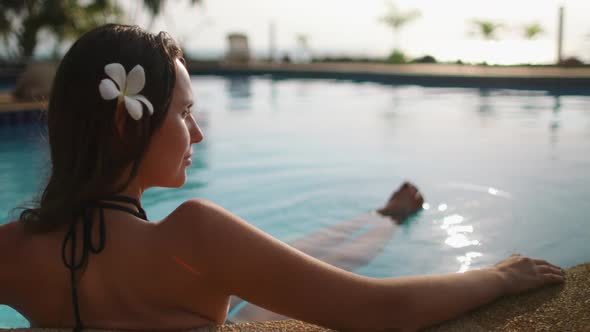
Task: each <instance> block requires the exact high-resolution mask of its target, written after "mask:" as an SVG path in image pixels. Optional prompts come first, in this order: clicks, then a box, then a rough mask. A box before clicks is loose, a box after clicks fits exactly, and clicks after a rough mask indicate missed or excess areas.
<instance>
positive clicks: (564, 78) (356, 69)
mask: <svg viewBox="0 0 590 332" xmlns="http://www.w3.org/2000/svg"><path fill="white" fill-rule="evenodd" d="M188 68H189V72H190V73H191V74H193V75H228V76H231V75H272V76H273V77H277V78H279V79H280V78H332V79H351V80H360V81H374V82H379V83H386V84H418V85H424V86H437V87H439V86H440V87H480V88H499V89H501V88H505V89H543V90H549V91H552V92H555V93H558V94H562V93H563V94H565V93H573V94H590V67H571V68H565V67H550V66H547V67H540V66H473V65H455V64H403V65H391V64H379V63H309V64H291V63H287V64H284V63H264V62H253V63H248V64H231V63H223V62H215V63H198V62H189V63H188Z"/></svg>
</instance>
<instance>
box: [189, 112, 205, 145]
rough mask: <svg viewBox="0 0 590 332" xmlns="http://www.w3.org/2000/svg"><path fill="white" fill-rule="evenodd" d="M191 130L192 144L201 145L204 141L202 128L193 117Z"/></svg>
mask: <svg viewBox="0 0 590 332" xmlns="http://www.w3.org/2000/svg"><path fill="white" fill-rule="evenodd" d="M191 122H192V123H191V128H190V135H191V144H195V143H199V142H200V141H202V140H203V132H202V131H201V128H200V127H199V125H198V124H197V121H196V120H195V118H194V117H192V116H191Z"/></svg>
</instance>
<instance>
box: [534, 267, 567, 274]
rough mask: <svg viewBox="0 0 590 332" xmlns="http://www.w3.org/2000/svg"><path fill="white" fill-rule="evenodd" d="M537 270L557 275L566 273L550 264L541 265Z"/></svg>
mask: <svg viewBox="0 0 590 332" xmlns="http://www.w3.org/2000/svg"><path fill="white" fill-rule="evenodd" d="M537 271H539V273H543V274H555V275H559V276H563V274H564V273H563V272H562V271H561V269H560V268H557V267H553V266H549V265H539V266H538V267H537Z"/></svg>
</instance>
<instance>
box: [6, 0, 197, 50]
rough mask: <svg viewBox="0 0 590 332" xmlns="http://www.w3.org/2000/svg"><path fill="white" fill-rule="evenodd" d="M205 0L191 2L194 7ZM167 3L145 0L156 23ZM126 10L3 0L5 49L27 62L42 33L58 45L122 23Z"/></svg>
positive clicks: (92, 0) (94, 1) (91, 1)
mask: <svg viewBox="0 0 590 332" xmlns="http://www.w3.org/2000/svg"><path fill="white" fill-rule="evenodd" d="M201 1H202V0H190V2H191V4H197V3H200V2H201ZM165 3H166V0H143V4H144V5H145V7H146V8H147V10H148V12H149V13H150V16H151V17H152V20H153V19H154V18H155V17H156V16H158V15H159V14H160V12H161V9H162V8H163V6H164V4H165ZM122 16H123V10H122V8H121V7H120V6H119V5H118V2H117V1H116V0H114V1H113V0H85V1H84V0H2V1H0V36H1V37H2V39H3V42H4V44H5V49H6V50H7V52H8V53H9V54H11V55H13V56H14V57H16V58H20V59H24V60H27V59H28V58H30V57H31V56H32V55H33V53H34V51H35V47H36V46H37V42H38V34H39V32H40V31H41V30H43V29H47V30H48V31H49V32H51V33H53V35H54V36H55V37H56V40H57V45H58V46H59V45H60V44H61V42H62V41H64V40H65V39H69V38H72V39H74V38H77V37H78V36H79V35H80V34H82V33H83V32H85V31H88V30H90V29H92V28H93V27H96V26H98V25H101V24H105V23H108V22H118V21H120V19H121V18H122Z"/></svg>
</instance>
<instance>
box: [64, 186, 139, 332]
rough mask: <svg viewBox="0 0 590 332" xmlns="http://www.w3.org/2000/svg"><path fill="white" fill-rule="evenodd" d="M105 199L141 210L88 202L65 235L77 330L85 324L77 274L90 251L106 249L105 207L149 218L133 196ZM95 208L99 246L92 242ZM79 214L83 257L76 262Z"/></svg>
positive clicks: (101, 202)
mask: <svg viewBox="0 0 590 332" xmlns="http://www.w3.org/2000/svg"><path fill="white" fill-rule="evenodd" d="M104 200H106V201H115V202H124V203H131V204H133V205H135V207H137V210H138V211H139V212H136V211H134V210H132V209H130V208H128V207H126V206H121V205H117V204H113V203H107V202H103V201H94V202H91V203H88V204H86V205H85V206H84V208H83V209H82V210H81V212H80V214H79V215H77V216H75V218H74V221H72V224H71V225H70V228H69V229H68V231H67V233H66V237H65V239H64V241H63V244H62V247H61V256H62V261H63V263H64V265H65V266H66V267H67V268H68V269H69V270H70V277H71V283H72V301H73V304H74V315H75V316H76V327H75V328H74V331H75V332H80V331H82V329H83V328H84V326H83V325H82V320H81V319H80V308H79V307H78V293H77V286H76V279H75V274H76V271H77V270H78V269H80V268H82V267H83V266H84V265H85V264H86V262H87V260H88V255H89V253H90V252H92V253H94V254H98V253H100V252H101V251H102V250H103V249H104V245H105V241H106V232H105V224H104V212H103V209H113V210H119V211H124V212H127V213H130V214H132V215H134V216H136V217H138V218H141V219H143V220H146V221H147V220H148V219H147V216H146V214H145V211H144V210H143V208H142V207H141V205H140V204H139V202H138V201H137V200H135V199H133V198H131V197H127V196H121V195H117V196H113V197H111V198H108V199H104ZM94 208H98V209H99V220H100V224H99V243H98V246H94V244H93V243H92V212H93V210H94ZM79 216H81V217H82V218H81V219H82V222H83V223H82V232H83V238H82V239H83V240H82V257H81V258H80V260H79V261H78V262H76V261H75V260H76V233H77V225H78V221H79V220H80V218H78V217H79ZM68 242H71V243H72V244H71V249H72V250H71V252H70V259H69V261H68V259H67V257H66V245H67V244H68Z"/></svg>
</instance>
